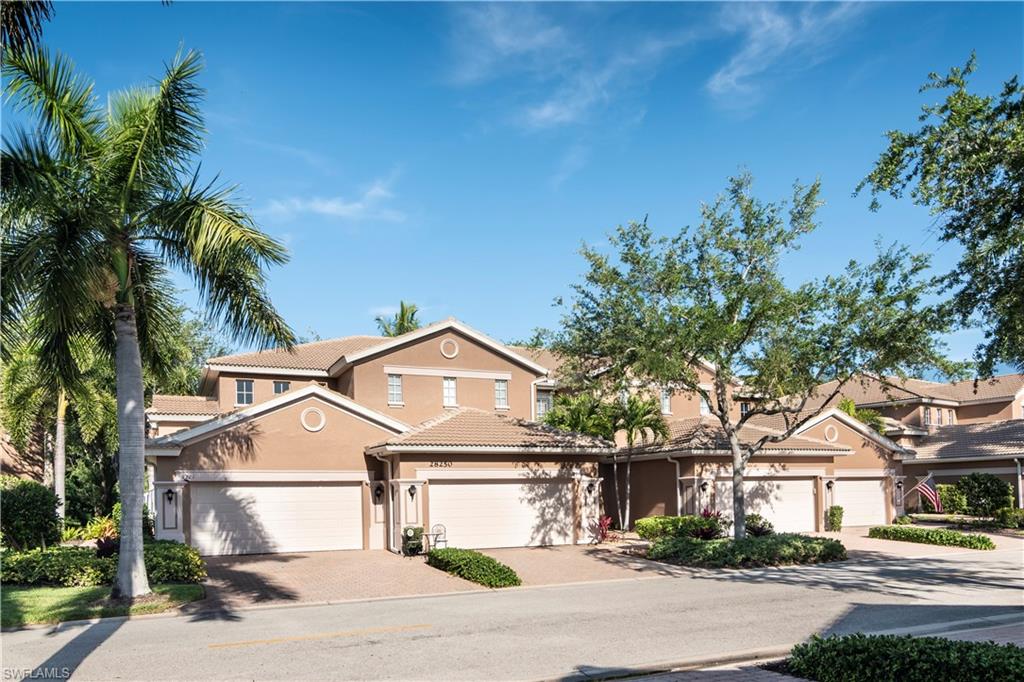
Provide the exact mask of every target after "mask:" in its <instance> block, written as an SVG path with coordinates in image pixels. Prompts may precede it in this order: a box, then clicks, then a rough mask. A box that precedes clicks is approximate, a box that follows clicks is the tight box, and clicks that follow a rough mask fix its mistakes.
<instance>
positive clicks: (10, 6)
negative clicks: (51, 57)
mask: <svg viewBox="0 0 1024 682" xmlns="http://www.w3.org/2000/svg"><path fill="white" fill-rule="evenodd" d="M52 16H53V2H51V1H50V0H19V1H18V2H5V3H3V4H0V43H2V44H3V46H4V47H5V48H6V49H9V50H11V52H22V51H24V50H26V49H27V48H30V47H31V46H33V45H35V44H36V42H37V41H38V40H39V38H40V37H41V36H42V33H43V21H45V20H47V19H49V18H50V17H52Z"/></svg>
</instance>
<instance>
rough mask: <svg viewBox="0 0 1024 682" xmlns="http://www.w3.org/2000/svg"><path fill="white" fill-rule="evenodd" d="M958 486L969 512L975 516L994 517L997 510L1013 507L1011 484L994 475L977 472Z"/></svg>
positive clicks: (965, 478) (968, 476) (960, 481)
mask: <svg viewBox="0 0 1024 682" xmlns="http://www.w3.org/2000/svg"><path fill="white" fill-rule="evenodd" d="M956 485H957V487H958V488H959V489H960V491H961V492H963V494H964V497H965V498H966V503H967V504H966V506H967V512H968V513H970V514H973V515H975V516H992V514H994V513H995V511H996V510H997V509H1002V508H1003V507H1012V506H1013V489H1012V488H1011V487H1010V484H1009V483H1007V482H1006V481H1004V480H1003V479H1001V478H999V477H998V476H995V475H993V474H983V473H980V472H977V471H975V472H974V473H973V474H968V475H967V476H964V477H963V478H961V479H960V480H959V481H958V482H957V484H956Z"/></svg>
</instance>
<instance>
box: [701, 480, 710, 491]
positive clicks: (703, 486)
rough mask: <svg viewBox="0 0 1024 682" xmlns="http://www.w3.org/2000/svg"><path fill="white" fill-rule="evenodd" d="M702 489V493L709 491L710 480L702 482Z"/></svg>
mask: <svg viewBox="0 0 1024 682" xmlns="http://www.w3.org/2000/svg"><path fill="white" fill-rule="evenodd" d="M700 491H701V492H702V493H706V492H707V491H708V482H707V481H704V482H703V483H701V484H700Z"/></svg>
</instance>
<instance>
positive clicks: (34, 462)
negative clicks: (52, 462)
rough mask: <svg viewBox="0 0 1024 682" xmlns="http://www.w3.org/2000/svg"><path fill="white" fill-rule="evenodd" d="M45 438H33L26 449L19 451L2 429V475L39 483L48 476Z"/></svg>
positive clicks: (0, 430)
mask: <svg viewBox="0 0 1024 682" xmlns="http://www.w3.org/2000/svg"><path fill="white" fill-rule="evenodd" d="M45 440H46V439H45V436H43V435H42V434H39V435H37V437H35V438H33V439H32V440H31V441H30V442H29V443H28V445H27V447H26V448H25V449H24V451H21V450H18V448H16V447H14V443H12V442H11V438H10V436H9V435H8V434H7V432H6V431H4V429H3V427H0V473H3V474H7V475H8V476H17V477H19V478H28V479H31V480H33V481H37V482H39V483H43V482H45V479H46V476H47V463H46V448H45V447H44V443H45Z"/></svg>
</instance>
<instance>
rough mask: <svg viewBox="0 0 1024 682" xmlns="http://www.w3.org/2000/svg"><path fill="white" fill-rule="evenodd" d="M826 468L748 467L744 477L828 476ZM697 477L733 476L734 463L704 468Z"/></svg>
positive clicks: (808, 477)
mask: <svg viewBox="0 0 1024 682" xmlns="http://www.w3.org/2000/svg"><path fill="white" fill-rule="evenodd" d="M827 475H828V474H827V473H826V472H825V470H824V469H763V470H762V469H754V468H750V467H747V468H746V470H745V471H744V472H743V479H744V480H747V479H750V478H807V479H810V478H813V477H815V476H827ZM695 478H698V479H699V478H732V465H731V464H723V465H722V466H720V467H717V468H715V469H714V470H710V469H704V470H702V471H701V473H700V474H698V475H697V476H696V477H695Z"/></svg>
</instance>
